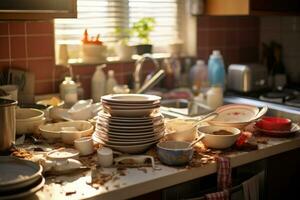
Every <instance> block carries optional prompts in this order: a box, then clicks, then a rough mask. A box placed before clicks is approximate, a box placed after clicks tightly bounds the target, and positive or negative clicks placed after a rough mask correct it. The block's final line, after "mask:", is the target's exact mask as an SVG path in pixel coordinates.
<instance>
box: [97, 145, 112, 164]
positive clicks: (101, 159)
mask: <svg viewBox="0 0 300 200" xmlns="http://www.w3.org/2000/svg"><path fill="white" fill-rule="evenodd" d="M97 157H98V163H99V164H100V165H101V167H110V166H111V165H112V164H113V151H112V150H111V149H110V148H107V147H102V148H99V149H98V150H97Z"/></svg>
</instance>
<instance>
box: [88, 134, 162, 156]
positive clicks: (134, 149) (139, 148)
mask: <svg viewBox="0 0 300 200" xmlns="http://www.w3.org/2000/svg"><path fill="white" fill-rule="evenodd" d="M93 140H94V141H95V142H96V143H100V144H103V145H104V146H107V147H110V148H112V149H114V150H117V151H121V152H124V153H129V154H137V153H143V152H145V151H146V150H147V149H149V148H150V147H151V146H152V145H153V144H155V143H157V141H155V142H151V143H145V144H140V145H130V146H120V145H108V144H105V143H104V142H103V141H101V140H100V139H98V138H97V137H93Z"/></svg>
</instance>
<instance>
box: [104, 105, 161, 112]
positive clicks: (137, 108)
mask: <svg viewBox="0 0 300 200" xmlns="http://www.w3.org/2000/svg"><path fill="white" fill-rule="evenodd" d="M102 107H103V109H104V110H108V111H109V112H110V111H111V110H144V109H155V108H159V107H160V105H154V106H107V105H103V106H102Z"/></svg>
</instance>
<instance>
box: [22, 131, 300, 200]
mask: <svg viewBox="0 0 300 200" xmlns="http://www.w3.org/2000/svg"><path fill="white" fill-rule="evenodd" d="M259 137H261V136H259ZM263 138H264V139H266V140H267V143H266V144H263V143H259V145H258V146H259V148H258V150H254V151H248V152H246V151H237V150H232V151H226V152H225V153H224V154H225V155H226V156H228V157H230V158H231V166H232V167H237V166H241V165H243V164H246V163H250V162H254V161H257V160H260V159H263V158H267V157H270V156H272V155H276V154H279V153H282V152H286V151H289V150H292V149H296V148H299V147H300V133H299V132H298V133H296V135H295V136H293V137H290V138H269V137H263ZM157 167H158V168H159V169H153V168H151V167H141V168H125V169H124V168H123V169H120V168H119V169H117V168H116V167H111V168H102V169H99V170H98V172H99V173H100V174H109V175H110V176H111V177H112V178H111V179H110V180H109V181H107V182H106V183H105V184H103V185H100V186H99V187H97V188H95V187H92V186H91V185H90V184H88V183H89V182H90V180H91V170H89V171H86V172H82V173H79V174H76V175H68V176H66V175H64V176H51V177H47V178H46V184H45V186H44V188H43V189H42V190H40V191H39V192H37V193H36V194H35V195H34V197H30V198H29V197H28V198H29V199H34V198H35V199H94V198H95V199H96V198H97V199H99V198H101V199H128V198H132V197H136V196H139V195H142V194H146V193H149V192H152V191H156V190H160V189H163V188H166V187H169V186H173V185H176V184H179V183H183V182H186V181H189V180H193V179H196V178H200V177H203V176H206V175H209V174H213V173H215V172H216V163H215V162H210V163H208V164H203V165H201V166H199V167H168V166H165V165H162V164H160V163H158V164H157Z"/></svg>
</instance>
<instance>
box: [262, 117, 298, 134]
mask: <svg viewBox="0 0 300 200" xmlns="http://www.w3.org/2000/svg"><path fill="white" fill-rule="evenodd" d="M256 126H258V127H259V128H261V129H263V130H268V131H289V130H291V126H292V121H291V120H290V119H287V118H281V117H263V118H262V119H261V120H260V121H258V122H257V123H256Z"/></svg>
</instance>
